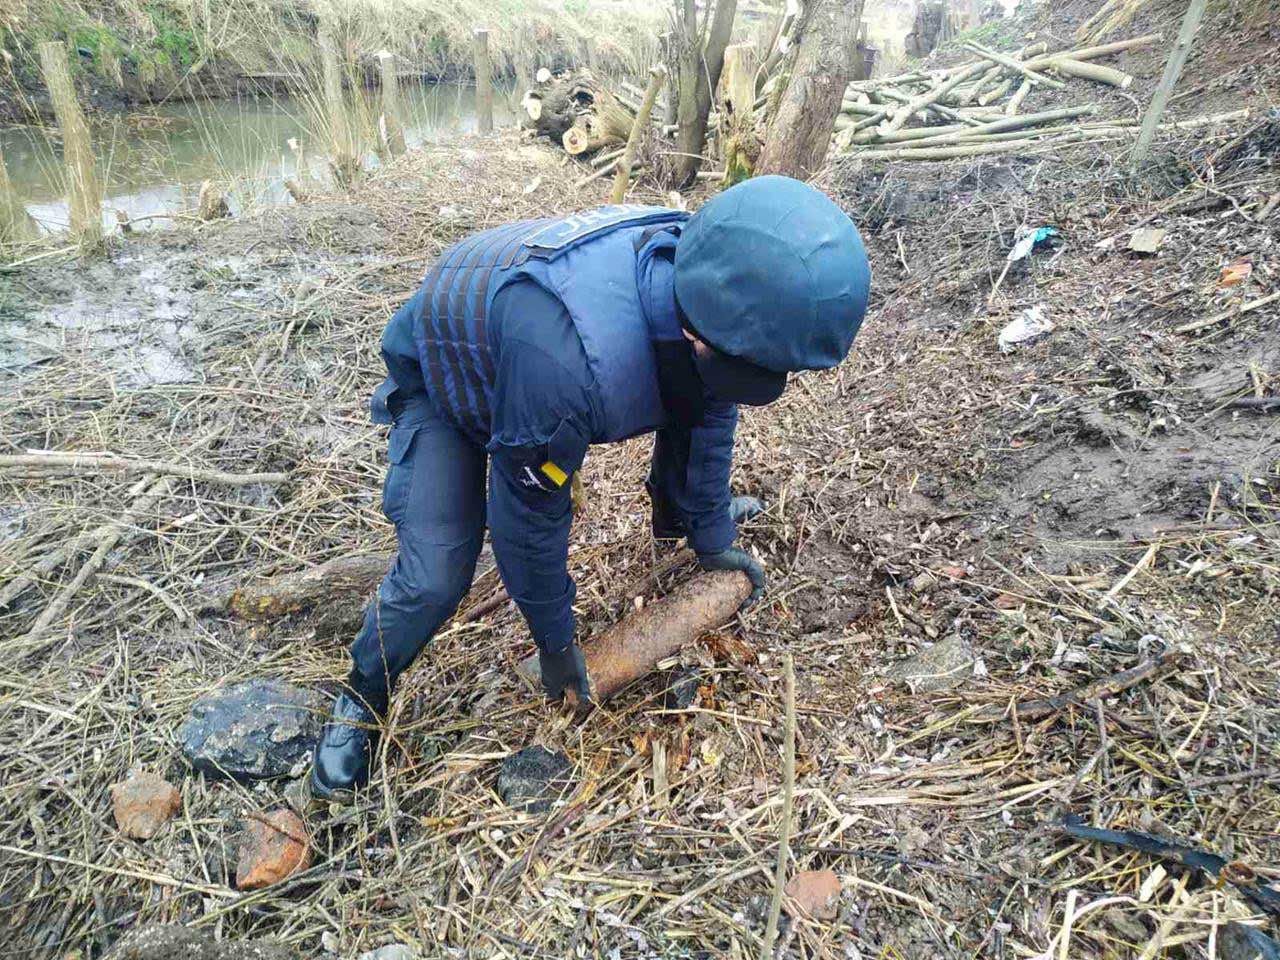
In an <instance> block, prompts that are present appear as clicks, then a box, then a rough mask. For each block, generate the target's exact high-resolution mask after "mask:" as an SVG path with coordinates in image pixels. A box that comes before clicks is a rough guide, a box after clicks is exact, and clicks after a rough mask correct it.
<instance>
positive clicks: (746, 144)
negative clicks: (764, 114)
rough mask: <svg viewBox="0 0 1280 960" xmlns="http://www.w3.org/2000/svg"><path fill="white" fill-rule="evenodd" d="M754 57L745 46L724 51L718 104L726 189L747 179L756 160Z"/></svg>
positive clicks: (757, 143)
mask: <svg viewBox="0 0 1280 960" xmlns="http://www.w3.org/2000/svg"><path fill="white" fill-rule="evenodd" d="M755 54H756V48H755V46H754V45H752V44H749V43H740V44H734V45H733V46H729V47H726V48H725V51H724V69H723V70H722V71H721V73H720V95H719V99H718V102H719V106H720V144H721V148H722V149H723V151H724V182H725V185H726V186H733V185H734V184H735V183H739V182H741V181H742V180H746V179H748V178H749V177H750V176H751V175H752V173H753V172H754V171H755V166H756V161H757V160H759V159H760V140H759V137H758V136H757V135H756V121H755V102H756V55H755Z"/></svg>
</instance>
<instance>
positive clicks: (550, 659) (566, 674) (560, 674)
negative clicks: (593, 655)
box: [538, 643, 591, 707]
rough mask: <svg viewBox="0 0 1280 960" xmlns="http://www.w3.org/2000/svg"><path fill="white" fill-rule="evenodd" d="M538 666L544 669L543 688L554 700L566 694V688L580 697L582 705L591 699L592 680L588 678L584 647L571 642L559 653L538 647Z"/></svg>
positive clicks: (579, 701) (580, 704)
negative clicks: (583, 653) (583, 652)
mask: <svg viewBox="0 0 1280 960" xmlns="http://www.w3.org/2000/svg"><path fill="white" fill-rule="evenodd" d="M538 667H539V669H541V671H542V689H544V690H545V691H546V692H547V696H548V697H549V698H550V699H552V700H559V699H560V698H561V697H562V696H564V691H565V689H566V688H568V689H570V690H572V691H573V692H574V695H575V696H577V698H578V705H579V706H580V707H583V706H586V705H587V704H588V703H589V702H590V701H591V682H590V680H589V679H588V678H587V661H586V658H585V657H583V655H582V649H581V648H580V647H579V646H578V645H577V644H576V643H570V644H569V646H567V647H565V648H564V649H563V650H562V651H560V652H559V653H552V652H550V651H548V650H543V649H542V648H541V647H539V648H538Z"/></svg>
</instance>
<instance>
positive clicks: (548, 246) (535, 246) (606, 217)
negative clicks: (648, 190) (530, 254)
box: [524, 203, 689, 253]
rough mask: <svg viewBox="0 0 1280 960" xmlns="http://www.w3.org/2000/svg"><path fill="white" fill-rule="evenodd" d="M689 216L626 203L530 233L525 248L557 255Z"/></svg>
mask: <svg viewBox="0 0 1280 960" xmlns="http://www.w3.org/2000/svg"><path fill="white" fill-rule="evenodd" d="M688 216H689V215H688V214H687V213H683V212H682V211H679V210H672V209H670V208H668V207H652V206H645V205H643V204H634V203H624V204H617V205H614V206H608V207H598V208H596V209H594V210H583V211H582V212H580V213H573V214H570V215H569V216H567V217H563V218H562V219H560V220H557V221H555V222H554V223H550V224H547V226H545V227H543V228H542V229H541V230H538V231H536V232H535V233H532V234H530V235H529V236H528V237H526V238H525V240H524V245H525V246H526V247H529V248H531V249H532V250H534V251H536V252H543V253H556V252H559V251H561V250H566V249H568V248H570V247H572V246H574V245H575V244H578V243H580V242H582V241H583V240H586V239H587V238H589V237H592V236H594V235H595V234H597V233H604V232H606V231H608V230H612V229H615V228H617V227H620V226H623V225H627V226H638V225H641V224H645V223H659V222H663V221H669V222H673V223H674V222H677V221H681V220H686V219H688Z"/></svg>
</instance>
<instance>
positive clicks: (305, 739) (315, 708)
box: [178, 680, 324, 780]
mask: <svg viewBox="0 0 1280 960" xmlns="http://www.w3.org/2000/svg"><path fill="white" fill-rule="evenodd" d="M323 714H324V704H323V701H322V699H321V697H320V696H319V695H318V694H316V693H315V692H313V691H311V690H305V689H303V688H302V687H295V686H293V685H292V684H288V683H283V682H281V681H279V680H250V681H249V682H247V683H238V684H235V685H234V686H230V687H224V688H223V689H221V690H215V691H214V692H213V693H210V694H207V695H206V696H203V697H201V698H200V699H199V700H197V701H196V702H195V705H194V706H193V707H192V708H191V715H190V716H189V717H188V718H187V722H186V723H184V724H183V725H182V729H181V730H180V731H179V733H178V736H179V737H180V738H181V740H182V752H183V753H184V754H185V755H186V757H187V759H188V760H189V761H190V762H191V765H192V766H193V767H194V768H195V769H196V770H198V771H200V772H201V773H204V774H206V775H207V776H210V777H215V778H222V777H232V778H234V779H236V780H263V779H270V778H273V777H286V776H289V775H290V774H295V775H296V774H300V773H301V772H302V770H303V769H305V764H306V761H307V760H308V759H309V758H310V756H311V748H312V746H313V745H314V744H315V741H316V737H317V736H319V734H320V726H321V722H322V720H323Z"/></svg>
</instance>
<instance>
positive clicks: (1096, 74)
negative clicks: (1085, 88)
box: [1049, 57, 1133, 90]
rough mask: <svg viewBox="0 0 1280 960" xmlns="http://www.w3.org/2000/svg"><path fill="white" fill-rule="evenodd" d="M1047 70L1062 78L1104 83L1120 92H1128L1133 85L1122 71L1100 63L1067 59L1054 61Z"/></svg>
mask: <svg viewBox="0 0 1280 960" xmlns="http://www.w3.org/2000/svg"><path fill="white" fill-rule="evenodd" d="M1049 69H1051V70H1056V71H1057V72H1058V73H1061V74H1063V75H1064V76H1068V77H1081V78H1082V79H1085V80H1093V81H1094V82H1095V83H1105V84H1107V85H1108V86H1111V87H1119V88H1120V89H1121V90H1128V89H1129V87H1130V85H1132V83H1133V77H1132V76H1130V75H1129V74H1127V73H1125V72H1124V71H1123V70H1117V69H1115V67H1104V66H1103V65H1102V64H1100V63H1085V62H1083V61H1081V60H1072V59H1070V58H1069V57H1062V58H1060V59H1058V60H1054V61H1053V62H1052V63H1050V64H1049Z"/></svg>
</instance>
